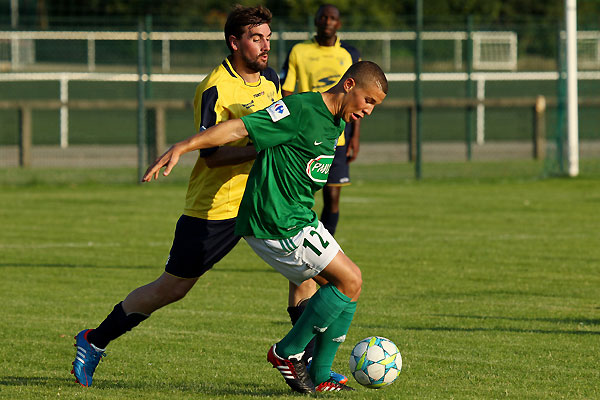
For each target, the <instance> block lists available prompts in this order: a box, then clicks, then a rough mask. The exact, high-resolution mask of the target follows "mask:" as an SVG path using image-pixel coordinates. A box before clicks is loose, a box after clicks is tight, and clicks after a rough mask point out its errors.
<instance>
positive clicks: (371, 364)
mask: <svg viewBox="0 0 600 400" xmlns="http://www.w3.org/2000/svg"><path fill="white" fill-rule="evenodd" d="M401 369H402V356H401V355H400V350H398V346H396V345H395V344H394V342H392V341H391V340H389V339H386V338H384V337H380V336H371V337H368V338H366V339H363V340H361V341H360V342H358V343H357V344H356V346H354V349H352V354H350V372H351V373H352V376H353V377H354V379H356V381H357V382H358V383H360V384H361V385H363V386H366V387H368V388H371V389H379V388H382V387H384V386H387V385H390V384H391V383H392V382H394V381H395V380H396V378H397V377H398V375H399V374H400V370H401Z"/></svg>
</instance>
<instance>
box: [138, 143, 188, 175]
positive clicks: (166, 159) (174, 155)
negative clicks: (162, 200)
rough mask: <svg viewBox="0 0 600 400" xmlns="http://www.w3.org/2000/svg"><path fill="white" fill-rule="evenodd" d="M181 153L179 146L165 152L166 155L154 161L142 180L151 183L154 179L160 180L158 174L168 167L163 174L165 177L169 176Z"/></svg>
mask: <svg viewBox="0 0 600 400" xmlns="http://www.w3.org/2000/svg"><path fill="white" fill-rule="evenodd" d="M181 154H182V153H181V151H180V150H179V148H178V146H177V145H173V146H171V147H170V148H169V150H167V151H165V153H164V154H163V155H162V156H160V157H158V158H157V159H156V160H154V163H153V164H152V165H150V166H149V167H148V169H147V170H146V173H145V174H144V176H143V178H142V182H150V181H151V180H152V177H154V179H155V180H156V179H158V173H159V172H160V169H161V168H162V167H164V166H165V165H166V168H165V170H164V172H163V175H164V176H167V175H169V174H170V173H171V170H172V169H173V167H174V166H175V165H176V164H177V162H178V161H179V157H180V156H181Z"/></svg>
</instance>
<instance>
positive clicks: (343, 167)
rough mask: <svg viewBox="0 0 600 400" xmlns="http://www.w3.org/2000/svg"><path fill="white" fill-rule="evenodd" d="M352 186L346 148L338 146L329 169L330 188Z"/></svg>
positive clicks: (328, 180) (328, 182)
mask: <svg viewBox="0 0 600 400" xmlns="http://www.w3.org/2000/svg"><path fill="white" fill-rule="evenodd" d="M349 184H350V165H349V164H348V157H346V146H338V147H337V148H336V149H335V157H333V162H332V163H331V168H330V169H329V178H327V185H329V186H346V185H349Z"/></svg>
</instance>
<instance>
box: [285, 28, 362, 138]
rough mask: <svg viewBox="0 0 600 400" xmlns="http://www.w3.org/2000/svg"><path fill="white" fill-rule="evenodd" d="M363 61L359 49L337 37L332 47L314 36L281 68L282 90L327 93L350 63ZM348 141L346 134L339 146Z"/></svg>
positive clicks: (296, 48)
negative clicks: (323, 44) (322, 43)
mask: <svg viewBox="0 0 600 400" xmlns="http://www.w3.org/2000/svg"><path fill="white" fill-rule="evenodd" d="M358 61H360V53H359V52H358V50H357V49H356V48H354V47H352V46H350V45H348V44H347V43H344V42H342V41H340V38H339V37H338V38H337V39H336V41H335V44H334V45H333V46H321V45H319V43H317V41H316V40H315V39H314V38H313V39H312V40H307V41H305V42H302V43H298V44H296V45H294V46H293V47H292V49H291V50H290V52H289V54H288V56H287V59H286V60H285V63H284V64H283V68H282V69H281V82H282V83H281V89H282V90H286V91H288V92H294V90H295V89H297V91H298V92H299V93H302V92H311V91H312V92H325V91H327V90H329V89H330V88H331V87H333V86H334V85H335V84H336V83H338V81H339V80H340V79H341V78H342V75H344V72H346V70H347V69H348V68H350V66H351V65H352V64H354V63H356V62H358ZM344 144H345V140H344V135H342V136H341V137H340V141H339V142H338V145H339V146H343V145H344Z"/></svg>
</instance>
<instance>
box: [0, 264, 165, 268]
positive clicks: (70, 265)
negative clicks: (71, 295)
mask: <svg viewBox="0 0 600 400" xmlns="http://www.w3.org/2000/svg"><path fill="white" fill-rule="evenodd" d="M0 267H34V268H98V269H150V268H159V267H160V265H91V264H60V263H52V264H51V263H0Z"/></svg>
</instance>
